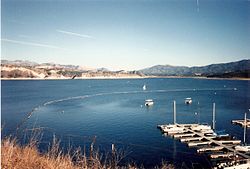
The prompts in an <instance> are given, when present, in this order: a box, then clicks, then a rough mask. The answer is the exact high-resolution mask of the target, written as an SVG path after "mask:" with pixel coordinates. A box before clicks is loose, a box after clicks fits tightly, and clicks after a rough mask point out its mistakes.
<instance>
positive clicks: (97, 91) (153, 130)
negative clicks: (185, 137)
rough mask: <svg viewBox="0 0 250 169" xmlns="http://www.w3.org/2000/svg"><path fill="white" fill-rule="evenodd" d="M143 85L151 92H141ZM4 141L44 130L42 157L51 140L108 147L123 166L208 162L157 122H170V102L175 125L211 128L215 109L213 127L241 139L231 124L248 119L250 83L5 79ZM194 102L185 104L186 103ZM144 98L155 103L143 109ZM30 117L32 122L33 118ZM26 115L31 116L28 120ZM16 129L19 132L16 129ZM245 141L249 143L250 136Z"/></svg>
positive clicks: (207, 164)
mask: <svg viewBox="0 0 250 169" xmlns="http://www.w3.org/2000/svg"><path fill="white" fill-rule="evenodd" d="M144 84H146V86H147V90H146V91H143V89H142V87H143V85H144ZM1 92H2V94H1V113H2V118H1V119H2V120H1V123H2V126H3V130H2V137H4V136H8V135H10V134H12V135H16V136H17V137H18V138H22V140H23V141H24V142H25V138H26V137H25V136H26V135H28V134H27V133H28V132H29V129H32V128H40V129H42V134H43V136H42V138H41V145H40V149H41V150H42V151H43V150H45V149H46V148H47V145H48V143H49V142H51V141H52V137H53V135H55V136H56V137H57V138H59V139H60V140H61V147H62V148H64V149H67V147H68V145H71V146H73V147H78V146H81V147H82V148H83V147H84V146H85V147H86V149H88V147H89V145H90V144H91V142H92V140H93V138H94V137H96V139H95V146H94V147H95V148H96V149H99V151H100V152H101V153H103V154H105V153H107V152H110V151H111V144H115V147H116V148H117V149H121V150H123V151H124V152H125V153H126V157H125V158H124V160H123V161H122V163H127V162H131V161H133V162H135V163H137V164H138V165H141V164H143V165H144V167H146V168H150V167H152V166H155V165H157V164H160V163H161V161H162V160H165V161H169V162H171V163H174V165H175V166H176V167H177V168H180V167H184V166H186V167H188V168H191V167H192V165H195V164H199V165H200V166H203V168H210V167H211V162H210V161H209V160H208V158H207V157H206V156H205V155H203V154H197V153H196V149H195V148H188V147H187V145H186V144H183V143H181V142H179V141H178V140H174V139H173V138H171V137H166V136H163V135H162V133H161V132H160V130H159V129H157V125H158V124H167V123H172V122H173V108H172V107H173V106H172V105H173V101H174V100H175V101H176V106H177V122H178V123H197V122H199V123H209V124H211V122H212V104H213V103H216V129H218V130H222V129H225V130H226V132H227V133H229V134H231V135H232V136H235V137H236V138H238V139H241V140H243V128H241V127H240V126H236V125H232V124H231V120H233V119H243V118H244V113H245V112H247V113H248V115H247V117H248V118H250V117H249V116H250V114H249V112H248V109H249V108H250V81H240V80H215V79H213V80H210V79H193V78H152V79H150V78H148V79H117V80H106V79H105V80H15V81H13V80H3V81H1ZM187 97H191V98H192V99H193V103H192V104H191V105H186V104H185V103H184V99H185V98H187ZM145 99H153V100H154V105H153V106H151V107H145V106H144V103H145ZM30 114H31V116H29V115H30ZM28 117H29V118H28ZM17 127H19V129H18V130H16V129H17ZM246 142H248V143H249V142H250V134H249V130H248V131H247V138H246Z"/></svg>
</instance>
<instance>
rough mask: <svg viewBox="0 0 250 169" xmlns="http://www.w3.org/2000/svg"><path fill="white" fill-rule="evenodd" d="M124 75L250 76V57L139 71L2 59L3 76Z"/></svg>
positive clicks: (165, 66)
mask: <svg viewBox="0 0 250 169" xmlns="http://www.w3.org/2000/svg"><path fill="white" fill-rule="evenodd" d="M52 75H53V77H58V78H60V77H83V76H86V77H98V76H104V77H110V76H112V77H120V76H121V75H122V76H127V75H128V76H131V75H133V76H139V77H144V76H145V77H147V76H181V77H187V76H202V77H222V78H223V77H225V78H231V77H242V78H250V60H249V59H245V60H240V61H236V62H229V63H219V64H210V65H207V66H193V67H187V66H171V65H156V66H152V67H149V68H145V69H141V70H136V71H124V70H119V71H110V70H108V69H106V68H97V69H90V68H87V67H83V66H78V65H61V64H55V63H42V64H38V63H36V62H30V61H22V60H15V61H9V60H1V77H2V78H13V77H14V78H15V77H23V76H25V77H28V78H29V77H30V78H34V77H42V78H46V77H50V76H52Z"/></svg>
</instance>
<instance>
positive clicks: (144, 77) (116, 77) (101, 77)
mask: <svg viewBox="0 0 250 169" xmlns="http://www.w3.org/2000/svg"><path fill="white" fill-rule="evenodd" d="M149 78H176V79H178V78H180V79H181V78H193V79H209V80H247V81H248V80H250V78H238V77H233V78H219V77H202V76H185V77H184V76H120V77H119V76H109V77H108V76H107V77H105V76H96V77H76V78H75V79H72V78H67V77H65V78H59V77H50V78H1V80H91V79H96V80H102V79H110V80H115V79H149Z"/></svg>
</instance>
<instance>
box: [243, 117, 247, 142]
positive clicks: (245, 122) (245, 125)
mask: <svg viewBox="0 0 250 169" xmlns="http://www.w3.org/2000/svg"><path fill="white" fill-rule="evenodd" d="M246 127H247V113H245V119H244V140H243V143H244V144H245V143H246Z"/></svg>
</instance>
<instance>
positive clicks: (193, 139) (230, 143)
mask: <svg viewBox="0 0 250 169" xmlns="http://www.w3.org/2000/svg"><path fill="white" fill-rule="evenodd" d="M157 127H158V128H159V129H161V130H162V132H163V133H164V134H166V135H170V136H172V137H174V138H175V139H179V140H180V141H181V142H185V143H186V144H187V145H188V146H189V147H197V152H199V153H206V152H210V155H209V156H210V158H211V159H217V158H231V157H232V154H233V155H234V156H238V157H241V158H242V159H250V156H249V155H247V154H244V153H242V152H239V151H237V150H235V149H234V147H235V146H236V145H240V144H241V140H235V139H231V138H230V137H225V138H223V137H222V138H221V137H217V136H216V135H214V134H211V131H213V130H212V129H211V130H207V129H205V130H202V129H201V130H199V131H194V130H192V128H194V127H195V128H196V129H197V127H201V128H202V127H204V125H199V124H177V123H176V124H169V125H158V126H157ZM166 128H167V129H169V130H170V131H171V132H164V131H167V130H164V129H166ZM180 129H181V130H180ZM207 131H209V133H210V134H207ZM218 151H222V153H218ZM211 152H212V153H211Z"/></svg>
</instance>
